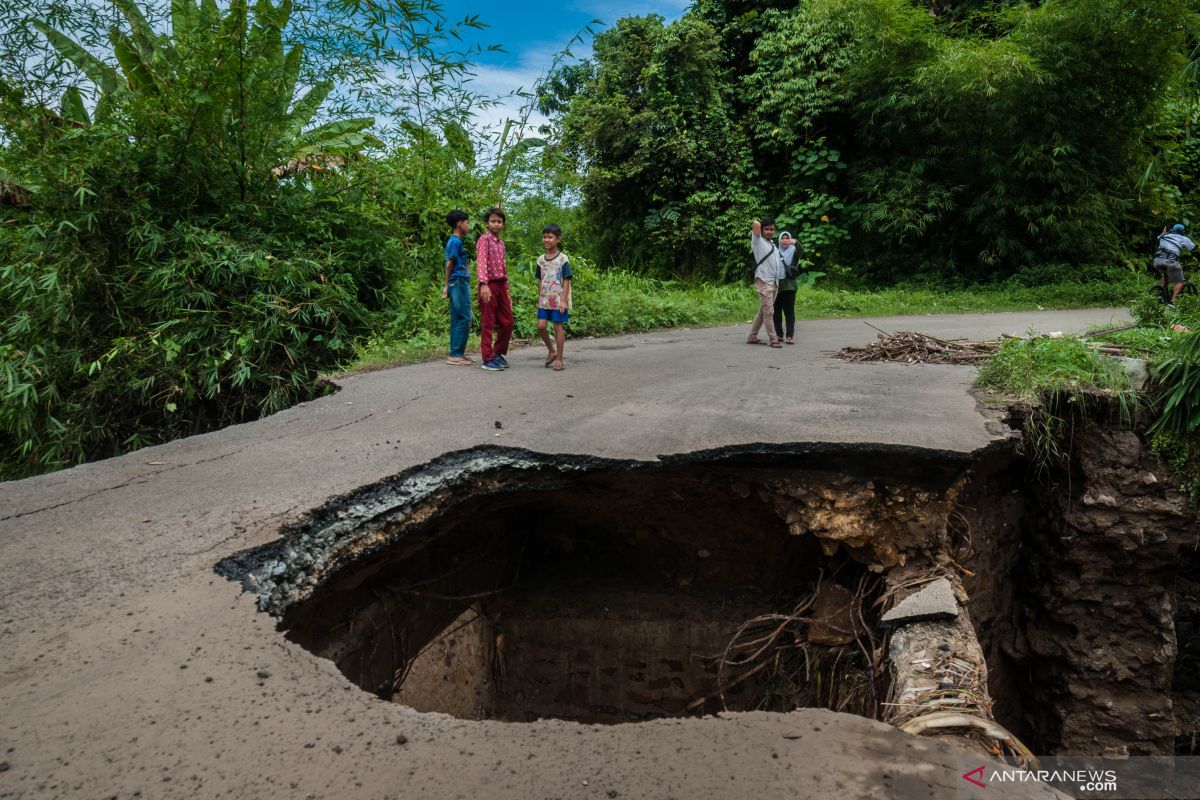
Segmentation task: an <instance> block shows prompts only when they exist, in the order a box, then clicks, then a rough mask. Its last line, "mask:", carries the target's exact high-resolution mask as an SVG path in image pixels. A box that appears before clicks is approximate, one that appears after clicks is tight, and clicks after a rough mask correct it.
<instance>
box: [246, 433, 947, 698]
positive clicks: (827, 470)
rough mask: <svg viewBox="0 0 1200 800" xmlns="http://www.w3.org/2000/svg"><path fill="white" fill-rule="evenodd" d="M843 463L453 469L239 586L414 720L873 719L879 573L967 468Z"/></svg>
mask: <svg viewBox="0 0 1200 800" xmlns="http://www.w3.org/2000/svg"><path fill="white" fill-rule="evenodd" d="M863 455H864V454H863V453H861V452H850V451H844V452H840V453H839V452H833V451H828V452H811V453H807V454H805V453H800V454H797V453H790V454H786V455H784V454H771V453H762V452H758V453H749V454H734V455H725V456H717V457H709V458H705V459H702V460H700V461H698V462H689V461H681V462H678V463H673V464H643V463H625V462H605V461H602V460H588V459H582V460H581V459H578V458H576V457H570V458H554V457H543V456H533V455H532V454H522V455H520V456H519V457H513V456H512V455H511V454H509V455H503V456H501V455H498V454H479V453H476V454H473V455H463V456H459V457H456V458H451V459H448V460H446V461H445V462H444V463H441V464H439V465H435V468H433V469H430V468H426V469H424V470H422V471H421V473H420V474H419V475H407V476H398V478H397V479H395V480H393V481H391V482H385V483H384V484H381V485H379V486H377V487H370V488H369V489H368V490H366V491H364V492H363V493H360V494H358V495H356V496H354V497H352V498H347V499H345V500H344V501H341V502H338V503H334V504H331V505H330V506H329V507H327V508H326V509H323V510H322V511H321V512H319V513H318V514H316V515H315V516H314V518H313V519H311V520H309V521H307V522H306V523H305V525H304V526H302V527H301V528H299V529H297V530H294V531H292V532H291V535H289V537H287V539H286V540H285V542H284V543H281V544H280V545H279V546H278V547H276V548H275V550H274V551H272V552H271V554H270V555H271V556H273V557H274V558H275V559H277V560H274V561H268V562H267V563H266V565H265V566H264V567H262V568H261V569H260V574H259V575H256V579H257V580H258V581H259V583H257V584H256V588H258V589H259V591H260V592H261V593H262V596H263V597H264V598H265V601H264V602H265V605H266V606H267V607H268V608H270V609H271V610H274V611H276V612H277V613H280V614H281V617H282V622H281V627H282V628H284V629H285V630H286V632H287V635H288V637H289V638H290V639H292V640H293V641H296V642H298V643H300V644H301V645H303V646H304V647H306V648H307V649H309V650H311V651H312V652H314V653H316V654H318V655H320V656H322V657H324V658H328V659H330V660H331V661H333V662H334V663H336V664H337V666H338V668H339V669H340V670H341V671H342V672H343V673H344V674H345V675H346V676H347V677H349V678H350V679H351V680H352V681H354V682H355V683H356V684H358V685H359V686H361V687H362V688H363V689H365V690H367V691H370V692H372V693H375V694H376V695H378V696H380V697H383V698H387V699H391V700H394V701H396V702H400V703H403V704H405V705H409V706H412V707H414V708H416V709H418V710H421V711H437V712H443V713H447V714H451V715H454V716H457V717H461V718H468V719H484V718H489V719H500V720H508V721H528V720H534V719H538V718H566V719H574V720H579V721H586V722H626V721H636V720H645V719H653V718H657V717H663V716H671V715H683V714H701V713H706V712H714V711H717V710H721V709H729V710H749V709H775V710H790V709H793V708H796V707H800V706H824V707H830V708H834V709H838V710H844V711H851V712H855V713H861V714H866V715H869V716H874V715H876V714H877V712H878V709H879V704H880V701H881V699H882V686H881V681H882V680H884V676H883V673H882V671H881V670H880V668H879V664H878V662H877V656H878V649H879V645H880V641H879V636H878V633H877V627H876V624H877V622H878V615H879V605H878V603H877V602H876V601H877V600H878V598H879V596H880V593H881V591H882V580H881V577H880V575H881V572H882V570H883V569H884V568H885V567H887V566H890V565H892V564H895V563H897V562H899V561H902V560H903V559H904V556H903V553H904V552H907V551H912V552H914V553H918V552H924V553H926V554H931V553H932V552H933V551H934V550H936V549H938V548H940V547H941V542H942V540H943V539H944V537H945V535H946V524H947V517H948V512H949V509H950V503H949V501H948V499H947V492H949V491H951V487H952V486H953V485H954V483H955V481H957V480H958V479H959V477H960V474H961V472H962V470H963V468H964V466H965V464H964V460H963V459H961V458H960V459H957V460H951V463H943V464H938V463H935V461H934V460H933V459H930V458H917V459H916V460H915V461H914V459H913V458H911V457H905V458H898V457H894V456H893V457H887V458H873V459H872V460H871V462H870V463H871V466H870V469H867V470H864V469H863V461H862V459H863ZM868 455H870V454H868ZM262 572H266V573H267V574H268V576H269V580H268V581H267V583H266V584H264V583H263V582H262V579H263V577H264V576H263V575H262V574H261V573H262Z"/></svg>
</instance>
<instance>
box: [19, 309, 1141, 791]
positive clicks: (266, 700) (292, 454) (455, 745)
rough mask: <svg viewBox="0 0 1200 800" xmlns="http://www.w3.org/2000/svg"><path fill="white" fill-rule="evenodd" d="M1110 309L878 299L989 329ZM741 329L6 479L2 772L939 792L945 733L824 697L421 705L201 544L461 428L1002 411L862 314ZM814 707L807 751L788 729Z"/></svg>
mask: <svg viewBox="0 0 1200 800" xmlns="http://www.w3.org/2000/svg"><path fill="white" fill-rule="evenodd" d="M1124 320H1125V316H1124V312H1123V311H1121V310H1115V309H1102V310H1088V311H1067V312H1038V313H1014V314H993V315H956V316H940V317H903V318H891V319H873V320H871V322H872V324H874V325H876V326H878V327H880V328H883V329H886V330H919V331H922V332H925V333H930V334H933V335H938V336H942V337H956V336H969V337H993V336H996V335H998V334H1000V333H1002V332H1012V333H1018V334H1020V333H1024V332H1026V331H1027V330H1028V329H1031V328H1034V329H1038V330H1042V331H1050V330H1065V331H1070V330H1082V329H1083V328H1084V327H1086V326H1088V325H1092V324H1098V323H1105V322H1109V321H1111V322H1114V324H1120V323H1121V322H1122V321H1124ZM745 332H746V326H737V327H728V328H717V329H706V330H675V331H667V332H662V333H655V334H645V335H634V336H622V337H614V338H608V339H595V340H585V341H571V342H568V345H567V354H566V355H567V365H568V369H567V370H566V371H564V372H561V373H555V372H553V371H551V370H548V369H543V368H542V357H543V350H542V348H541V347H540V345H539V346H536V347H529V348H524V349H521V350H518V351H515V352H514V353H513V354H511V358H510V361H511V362H512V364H513V368H512V369H510V370H508V371H506V372H503V373H490V372H485V371H483V370H481V369H479V368H478V367H475V368H464V367H450V366H446V365H444V364H442V363H441V362H431V363H426V364H418V365H413V366H408V367H402V368H397V369H391V370H384V371H379V372H374V373H369V374H363V375H357V376H351V377H347V378H345V379H344V380H343V381H341V382H340V383H341V386H342V390H341V391H340V392H338V393H337V394H335V395H332V396H329V397H325V398H321V399H319V400H316V401H313V402H310V403H305V404H302V405H300V406H296V407H294V408H291V409H289V410H287V411H284V412H282V413H280V414H276V415H274V416H272V417H269V418H267V419H263V420H260V421H258V422H254V423H250V424H246V425H240V426H235V427H231V428H227V429H225V430H222V431H218V432H215V433H211V434H207V435H204V436H196V437H191V438H188V439H184V440H180V441H177V442H172V443H170V444H167V445H163V446H160V447H154V448H148V449H145V450H140V451H138V452H135V453H130V454H128V455H125V456H122V457H120V458H114V459H109V460H106V461H102V462H97V463H94V464H89V465H85V466H81V467H77V468H74V469H70V470H65V471H62V472H59V473H55V474H52V475H47V476H43V477H39V478H32V479H29V480H25V481H19V482H11V483H5V484H0V641H2V642H3V647H2V648H0V764H6V765H7V767H8V768H7V769H0V798H7V797H109V796H119V797H130V796H133V793H134V792H135V791H140V792H141V794H140V795H138V796H140V797H176V796H180V797H182V796H189V797H190V796H194V797H215V796H220V795H226V796H232V797H266V796H271V797H292V796H294V797H307V796H313V797H325V796H335V795H336V796H338V797H383V796H386V795H389V794H390V795H394V796H398V797H456V796H462V797H473V796H485V795H486V796H488V797H513V798H517V797H604V796H608V797H616V796H620V797H667V796H678V797H701V796H703V797H746V796H750V795H755V794H758V795H765V796H771V797H774V796H780V797H782V796H809V797H847V796H849V797H898V796H921V797H925V796H927V795H928V794H929V793H930V792H934V791H935V790H936V792H938V793H942V792H943V790H944V792H951V794H941V796H954V795H953V793H952V792H953V787H957V783H955V781H956V780H960V779H959V775H960V774H961V771H960V772H958V773H954V772H953V768H954V766H955V765H956V764H957V761H956V759H957V758H958V756H956V755H955V754H954V753H953V752H951V751H946V750H944V749H938V746H936V743H934V742H930V741H926V740H920V739H913V738H911V737H906V736H904V735H902V734H899V733H898V732H896V731H894V730H892V729H890V728H887V727H886V726H883V725H881V724H877V723H873V722H870V721H867V720H862V719H858V718H853V717H845V716H841V715H836V716H835V715H831V714H829V713H828V712H817V711H806V712H797V713H795V714H791V715H733V716H732V717H730V718H728V719H719V720H718V719H706V720H668V721H663V722H658V723H647V724H642V725H622V726H615V727H608V728H589V727H586V726H580V725H575V724H573V723H565V722H540V723H533V724H524V725H512V724H503V723H471V722H463V721H460V720H453V719H450V718H448V717H444V716H441V715H421V714H417V713H415V712H413V711H411V710H409V709H406V708H403V707H400V706H397V705H394V704H389V703H384V702H381V701H378V700H376V699H375V698H373V697H371V696H368V695H366V694H365V693H363V692H361V691H359V690H357V689H356V688H355V687H353V686H352V685H351V684H350V683H349V682H348V681H347V680H346V679H345V678H344V677H343V676H342V675H341V674H340V673H338V672H337V670H336V669H335V668H334V667H333V666H332V664H330V663H329V662H326V661H322V660H320V659H317V658H315V657H314V656H312V655H310V654H309V653H307V652H305V651H303V650H302V649H300V648H299V647H297V646H295V645H293V644H291V643H290V642H287V641H286V640H284V639H283V637H282V636H280V635H279V634H278V633H277V632H276V631H275V630H274V626H273V620H271V619H270V618H269V617H267V616H265V615H262V614H260V613H258V612H257V611H255V609H254V604H253V602H252V599H251V598H250V597H249V596H247V595H243V594H239V590H238V587H236V586H235V585H233V584H230V583H227V582H225V581H223V580H221V579H220V578H217V577H216V576H215V575H214V574H213V572H212V569H213V565H214V564H215V563H216V562H217V561H218V560H220V559H221V558H223V557H225V556H227V555H229V554H231V553H233V552H235V551H238V550H241V549H244V548H247V547H253V546H256V545H259V544H262V543H264V542H267V541H270V540H272V539H274V538H276V536H277V534H278V529H279V526H280V525H281V524H282V523H284V522H286V521H289V520H291V519H294V518H295V517H297V516H298V515H300V514H302V513H303V512H304V511H306V510H308V509H310V508H313V507H315V506H318V505H320V504H321V503H322V502H324V501H325V500H326V499H328V498H330V497H332V496H336V495H340V494H343V493H346V492H349V491H352V490H353V489H355V488H357V487H360V486H362V485H364V484H367V483H371V482H373V481H376V480H379V479H381V478H383V477H386V476H389V475H392V474H395V473H397V472H400V471H402V470H404V469H406V468H409V467H411V466H414V465H418V464H422V463H425V462H426V461H428V460H430V459H432V458H434V457H436V456H438V455H440V454H442V453H445V452H449V451H453V450H460V449H465V448H470V447H474V446H478V445H482V444H491V445H504V446H513V447H523V448H528V449H531V450H535V451H541V452H547V453H580V454H593V455H599V456H607V457H613V458H628V459H641V460H648V459H654V458H656V457H657V456H660V455H664V454H678V453H687V452H691V451H695V450H701V449H708V448H714V447H721V446H727V445H744V444H752V443H776V444H782V443H791V442H838V443H884V444H898V445H909V446H917V447H925V448H931V449H938V450H951V451H957V452H964V453H967V452H972V451H975V450H977V449H979V448H981V447H983V446H986V445H987V444H988V442H990V441H992V440H994V439H995V438H996V437H998V436H1001V435H1003V432H1002V431H997V430H996V429H995V427H994V426H989V423H988V419H987V417H986V416H985V415H984V414H982V413H981V412H980V410H979V407H978V401H977V399H976V398H975V397H974V396H972V395H971V394H970V393H969V389H970V385H971V381H972V378H973V375H974V370H973V368H970V367H944V366H916V365H903V364H848V363H845V362H842V361H839V360H836V359H833V358H831V357H830V355H829V354H830V353H831V352H832V351H835V350H837V349H838V348H840V347H842V346H845V345H848V344H856V343H865V342H868V341H870V340H872V339H873V338H874V337H875V331H874V330H873V329H872V328H870V327H868V326H867V325H865V324H864V323H863V322H862V321H861V320H822V321H810V322H802V323H800V325H799V326H798V331H797V338H798V341H799V344H798V345H796V346H794V347H786V348H784V349H782V350H773V349H770V348H767V347H761V346H748V345H746V344H744V343H743V342H744V337H745ZM497 422H500V424H501V427H500V428H499V429H497V427H496V423H497ZM259 670H267V671H268V672H270V673H271V677H269V678H267V679H260V678H258V677H257V673H258V671H259ZM210 679H211V680H210ZM814 726H816V727H822V728H823V731H824V732H823V733H822V734H821V735H819V736H811V737H807V738H805V739H804V740H803V741H804V749H803V751H801V750H799V749H797V748H799V747H800V745H799V744H798V742H799V741H800V740H796V739H785V738H784V737H783V735H784V734H785V733H788V732H789V731H792V730H793V729H796V730H800V729H804V730H809V729H811V728H813V727H814ZM399 733H403V734H404V735H405V736H406V737H407V740H408V741H407V743H406V744H404V745H399V744H397V743H396V737H397V734H399ZM814 733H817V732H816V731H814ZM789 750H790V751H791V755H789V754H788V753H789ZM775 755H778V756H780V758H774V757H773V756H775ZM864 764H868V766H864ZM969 766H970V765H967V766H966V767H964V769H966V768H969ZM876 767H878V769H876ZM952 773H953V774H952ZM884 774H887V775H889V776H891V777H890V778H888V780H886V781H885V780H884V778H883V777H881V776H882V775H884ZM896 780H900V781H902V782H905V781H907V782H908V783H905V784H904V787H907V788H903V787H898V786H897V785H895V783H894V781H896ZM889 781H892V783H889ZM485 788H486V791H485ZM609 792H617V794H615V795H614V794H609ZM935 796H937V795H936V794H935Z"/></svg>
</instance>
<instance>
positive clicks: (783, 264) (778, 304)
mask: <svg viewBox="0 0 1200 800" xmlns="http://www.w3.org/2000/svg"><path fill="white" fill-rule="evenodd" d="M779 256H780V267H779V270H780V274H779V291H778V292H777V293H776V294H775V330H776V331H777V332H778V333H780V334H784V329H783V319H784V317H785V316H786V317H787V332H786V334H785V335H784V338H783V341H784V343H786V344H795V343H796V289H797V288H798V284H797V282H796V278H795V277H791V278H789V277H788V272H789V271H791V274H792V275H793V276H794V275H796V269H797V268H798V267H799V266H800V264H799V261H800V248H799V247H797V246H796V240H795V239H793V238H792V235H791V234H790V233H788V232H787V231H784V232H783V233H781V234H779Z"/></svg>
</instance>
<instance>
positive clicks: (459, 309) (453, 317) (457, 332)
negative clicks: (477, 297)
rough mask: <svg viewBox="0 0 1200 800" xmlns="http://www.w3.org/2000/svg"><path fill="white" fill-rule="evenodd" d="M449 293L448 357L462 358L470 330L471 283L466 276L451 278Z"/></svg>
mask: <svg viewBox="0 0 1200 800" xmlns="http://www.w3.org/2000/svg"><path fill="white" fill-rule="evenodd" d="M448 294H449V295H450V357H451V358H462V356H463V355H464V354H465V353H466V351H467V336H468V334H469V333H470V332H471V284H470V283H469V282H468V280H467V279H466V278H451V279H450V283H449V292H448Z"/></svg>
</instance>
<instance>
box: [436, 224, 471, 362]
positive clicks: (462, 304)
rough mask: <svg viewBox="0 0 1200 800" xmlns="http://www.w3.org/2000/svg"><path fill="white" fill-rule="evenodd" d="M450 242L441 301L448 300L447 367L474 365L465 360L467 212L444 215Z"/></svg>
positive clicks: (468, 295)
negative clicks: (448, 348)
mask: <svg viewBox="0 0 1200 800" xmlns="http://www.w3.org/2000/svg"><path fill="white" fill-rule="evenodd" d="M446 224H448V225H449V226H450V238H449V239H447V240H446V286H445V288H443V289H442V297H447V298H449V299H450V357H449V358H447V359H446V363H447V364H452V365H454V366H456V367H459V366H465V365H469V364H474V363H475V362H474V361H473V360H472V359H470V358H467V354H466V350H467V334H469V333H470V331H471V272H470V269H469V267H468V265H469V264H470V260H471V259H470V257H469V256H468V255H467V249H466V247H465V246H464V244H463V243H464V242H465V241H466V238H467V231H468V230H470V227H471V223H470V222H469V220H468V217H467V212H465V211H459V210H457V209H456V210H454V211H451V212H450V213H449V214H447V215H446Z"/></svg>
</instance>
